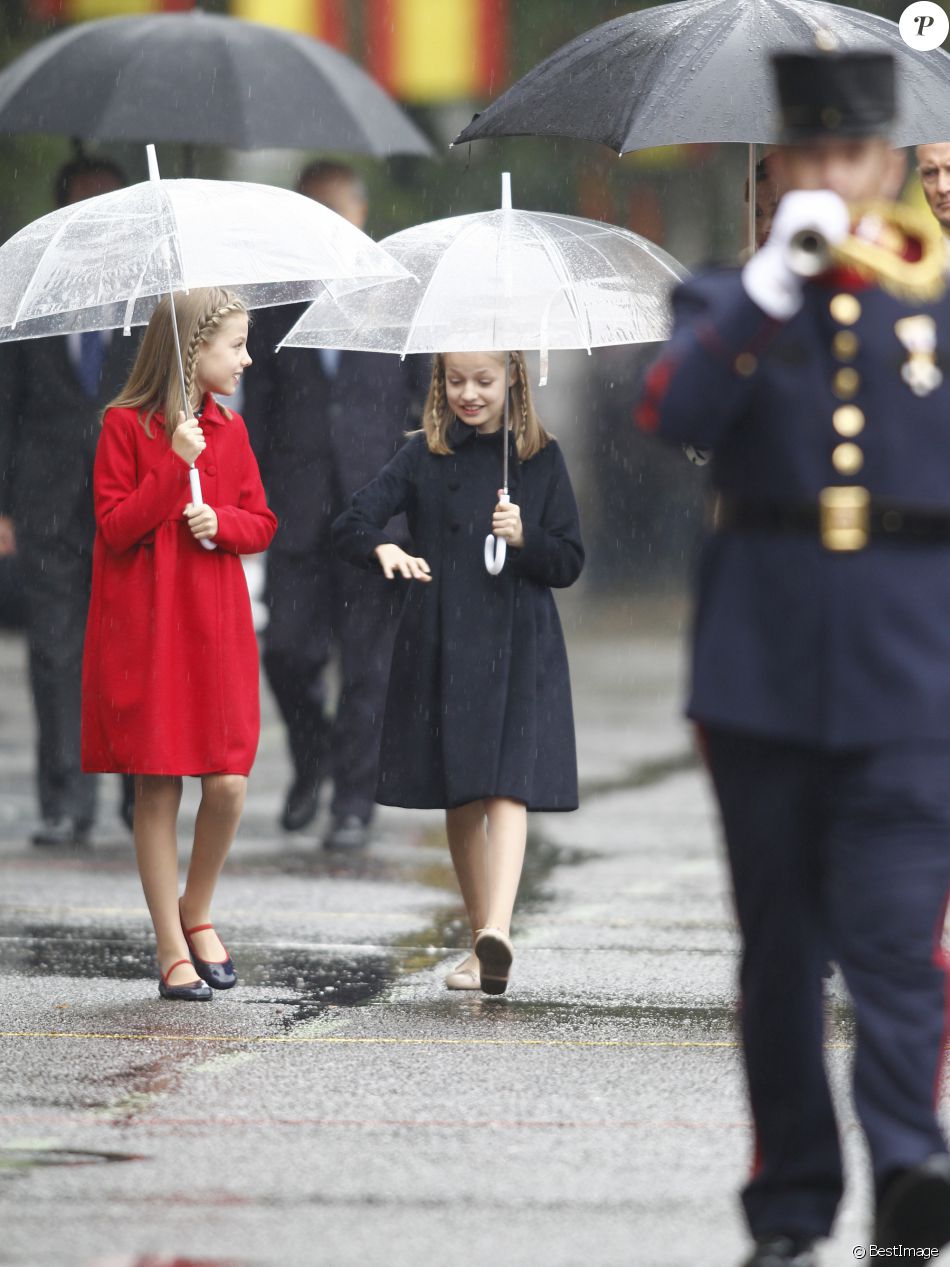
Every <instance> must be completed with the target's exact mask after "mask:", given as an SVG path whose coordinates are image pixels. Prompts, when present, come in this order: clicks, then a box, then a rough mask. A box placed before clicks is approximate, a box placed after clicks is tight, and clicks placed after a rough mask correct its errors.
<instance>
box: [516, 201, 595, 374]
mask: <svg viewBox="0 0 950 1267" xmlns="http://www.w3.org/2000/svg"><path fill="white" fill-rule="evenodd" d="M535 214H536V216H537V218H535V217H533V216H532V217H531V218H530V219H529V224H530V225H531V230H532V232H533V233H534V235H535V237H536V238H537V239H538V241H539V242H540V244H541V246H542V248H543V250H544V253H545V255H547V257H548V259H549V260H550V262H551V264H552V266H553V268H554V271H555V273H556V274H557V275H558V276H559V277H560V278H561V283H562V285H561V289H562V290H563V291H564V295H565V298H566V299H567V302H568V304H569V305H570V308H571V311H572V312H573V313H574V318H575V320H576V321H577V323H578V326H581V325H583V326H584V327H585V328H586V330H587V337H586V339H585V340H584V346H585V347H586V348H587V351H588V352H589V351H590V350H591V346H592V340H593V331H592V330H591V327H590V316H589V315H588V313H587V311H586V309H585V310H584V311H583V313H582V311H581V309H580V307H579V306H578V303H577V298H576V296H575V294H574V280H573V278H572V277H571V276H570V274H569V273H568V271H567V269H566V268H565V267H564V261H563V258H562V256H561V253H560V251H559V250H558V248H557V246H556V245H555V244H554V239H553V237H552V235H551V234H550V233H549V232H548V230H547V228H546V227H545V226H544V224H543V223H542V222H541V216H543V215H544V212H538V213H535ZM575 236H579V235H575ZM594 250H597V248H596V247H594ZM597 253H598V255H601V257H602V258H603V259H604V262H605V263H609V261H608V260H607V259H606V257H605V256H603V254H602V252H600V251H597ZM614 272H616V270H614Z"/></svg>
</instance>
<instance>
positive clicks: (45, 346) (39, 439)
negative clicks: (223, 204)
mask: <svg viewBox="0 0 950 1267" xmlns="http://www.w3.org/2000/svg"><path fill="white" fill-rule="evenodd" d="M124 183H125V180H124V177H123V175H122V173H121V171H120V170H119V169H118V167H116V166H115V165H114V164H113V163H110V162H108V161H107V160H105V159H99V158H78V159H75V160H73V161H72V162H70V163H67V164H66V165H65V166H64V167H63V168H62V169H61V171H60V172H59V174H58V176H57V178H56V183H55V197H56V202H57V205H58V206H60V207H65V206H68V205H70V204H71V203H75V202H79V201H81V200H82V199H84V198H91V197H94V196H95V195H97V194H103V193H108V192H110V191H111V190H115V189H119V188H121V187H122V185H123V184H124ZM136 344H137V341H136V340H131V339H126V338H123V336H122V335H121V333H115V334H114V333H113V332H112V331H94V332H92V333H90V334H81V335H80V334H76V335H68V336H63V337H60V338H49V339H24V340H23V341H21V342H14V343H8V344H4V345H3V346H2V347H0V554H11V553H13V552H14V551H15V552H16V553H17V554H18V555H19V559H20V564H21V572H22V576H23V580H24V586H25V591H26V601H27V644H28V648H29V661H30V684H31V687H32V692H33V704H34V709H35V713H36V727H37V790H38V796H39V809H40V816H41V819H42V822H41V825H40V827H39V828H38V830H36V831H35V832H34V833H33V835H32V837H31V839H32V841H33V843H34V844H36V845H54V844H70V843H84V842H85V841H86V840H87V839H88V837H89V833H90V831H91V829H92V826H93V822H94V820H95V814H96V778H95V776H94V775H86V774H83V773H82V772H81V769H80V759H79V738H80V703H81V688H82V648H83V638H84V635H85V628H86V609H87V607H88V604H89V592H90V587H91V583H92V542H93V537H94V535H95V521H94V515H93V501H92V466H93V459H94V457H95V451H96V444H97V442H98V439H99V423H100V417H101V414H102V410H103V407H104V406H105V405H106V404H107V403H108V401H109V400H110V399H111V398H112V397H113V396H114V395H115V394H116V393H117V392H118V390H119V388H120V387H121V386H122V384H123V383H124V382H125V379H126V376H127V374H128V371H129V369H130V368H131V364H132V360H133V358H134V352H135V346H136ZM123 813H124V815H125V816H126V818H127V821H128V816H129V814H130V808H129V805H128V803H127V796H126V794H125V791H123Z"/></svg>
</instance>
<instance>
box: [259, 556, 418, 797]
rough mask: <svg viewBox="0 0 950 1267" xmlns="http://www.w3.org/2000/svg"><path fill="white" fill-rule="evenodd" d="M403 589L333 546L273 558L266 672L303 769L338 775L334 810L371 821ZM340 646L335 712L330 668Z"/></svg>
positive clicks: (306, 774) (300, 772)
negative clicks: (339, 555) (335, 554)
mask: <svg viewBox="0 0 950 1267" xmlns="http://www.w3.org/2000/svg"><path fill="white" fill-rule="evenodd" d="M401 599H402V588H401V586H399V585H397V584H396V583H395V582H392V581H387V580H386V579H385V577H383V576H382V575H381V574H379V573H375V572H361V571H358V570H357V569H356V568H353V567H350V566H349V565H348V564H345V563H341V562H339V561H338V560H336V559H334V558H332V556H331V555H330V553H329V551H328V550H327V551H322V550H321V551H312V552H310V553H308V554H285V553H284V552H283V551H281V550H280V549H274V548H271V550H270V551H269V552H268V555H267V602H268V607H269V609H270V620H269V623H268V626H267V631H266V633H265V639H264V640H265V651H264V670H265V673H266V675H267V680H268V683H269V684H270V687H271V690H272V691H273V693H274V698H275V699H276V701H277V705H278V708H279V709H280V712H281V715H282V717H283V719H284V723H285V725H286V727H287V740H288V745H289V748H290V755H291V759H292V761H293V765H294V771H295V776H296V777H297V778H299V779H302V780H307V779H310V778H314V777H315V776H316V774H317V771H318V770H319V772H320V774H322V775H324V776H329V777H330V778H332V780H333V785H334V793H333V803H332V812H333V814H334V815H335V816H336V817H343V816H345V815H347V814H355V815H357V817H359V818H361V819H363V820H364V821H368V820H369V818H370V816H371V815H372V812H373V802H374V800H375V796H376V775H377V767H378V764H379V742H380V734H381V728H382V719H383V709H384V706H385V702H386V688H387V685H388V682H389V665H390V660H391V659H392V647H393V639H394V637H395V632H396V621H397V618H398V607H399V603H400V602H401ZM334 645H337V646H338V647H339V651H340V696H339V699H338V701H337V707H336V715H335V716H333V717H331V715H330V713H329V709H328V703H327V689H326V669H327V664H328V661H329V659H330V654H331V651H332V649H333V647H334Z"/></svg>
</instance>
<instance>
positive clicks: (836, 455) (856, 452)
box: [831, 444, 864, 475]
mask: <svg viewBox="0 0 950 1267" xmlns="http://www.w3.org/2000/svg"><path fill="white" fill-rule="evenodd" d="M831 462H832V465H833V466H834V468H835V470H836V471H837V472H838V473H839V475H856V474H857V473H858V471H860V469H861V467H862V466H863V465H864V454H863V453H862V452H861V450H860V449H859V448H858V446H857V445H856V444H839V445H838V446H837V447H836V448H835V450H834V452H833V453H832V455H831Z"/></svg>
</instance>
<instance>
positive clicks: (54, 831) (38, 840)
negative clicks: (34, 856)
mask: <svg viewBox="0 0 950 1267" xmlns="http://www.w3.org/2000/svg"><path fill="white" fill-rule="evenodd" d="M91 832H92V824H91V823H86V822H80V821H79V820H77V819H74V818H69V817H68V816H67V815H63V816H62V817H60V818H44V819H43V822H42V823H41V824H40V826H39V827H38V828H37V829H36V831H34V832H33V833H31V835H30V843H31V844H33V845H88V843H89V837H90V834H91Z"/></svg>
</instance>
